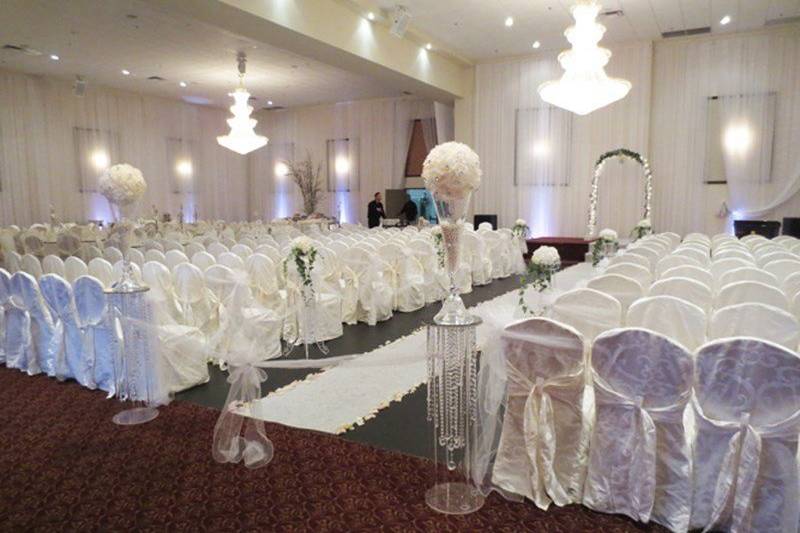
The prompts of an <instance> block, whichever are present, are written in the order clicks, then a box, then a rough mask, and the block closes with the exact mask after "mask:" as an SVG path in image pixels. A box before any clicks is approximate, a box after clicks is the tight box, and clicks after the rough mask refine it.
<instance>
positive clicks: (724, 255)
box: [714, 247, 756, 266]
mask: <svg viewBox="0 0 800 533" xmlns="http://www.w3.org/2000/svg"><path fill="white" fill-rule="evenodd" d="M730 258H736V259H741V260H742V261H748V262H750V263H752V264H753V266H755V264H756V259H755V257H753V254H751V253H750V252H749V251H748V250H746V249H741V248H730V247H729V248H723V249H721V250H718V251H715V252H714V260H715V261H717V260H720V259H730Z"/></svg>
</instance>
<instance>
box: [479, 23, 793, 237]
mask: <svg viewBox="0 0 800 533" xmlns="http://www.w3.org/2000/svg"><path fill="white" fill-rule="evenodd" d="M609 48H610V49H611V50H612V52H613V57H612V58H611V62H610V63H609V65H608V67H607V71H608V73H609V75H613V76H617V77H623V78H626V79H628V80H630V81H631V82H632V84H633V88H632V90H631V92H630V94H629V95H628V96H627V97H626V98H625V99H623V100H622V101H620V102H617V103H614V104H612V105H610V106H608V107H606V108H603V109H600V110H598V111H595V112H594V113H591V114H590V115H587V116H583V117H580V116H577V115H570V118H571V120H567V119H564V118H563V117H562V116H560V115H559V114H558V113H557V112H554V111H553V109H554V108H552V107H550V106H547V105H546V104H545V103H544V102H543V101H542V100H541V99H540V98H539V95H538V92H537V87H538V85H539V84H540V83H541V82H543V81H545V80H548V79H554V78H557V77H558V76H560V74H561V70H560V67H559V65H558V63H557V61H556V52H543V53H540V54H536V55H534V56H531V57H526V58H521V59H514V60H508V61H500V62H492V63H485V64H479V65H478V66H477V67H476V76H475V78H476V81H475V100H476V104H475V116H474V131H475V146H476V150H477V152H478V154H479V155H480V156H481V162H482V165H483V170H484V180H485V183H492V186H491V187H485V186H484V187H481V189H480V190H479V191H478V193H477V194H476V195H475V212H480V213H497V214H498V215H499V216H500V223H501V225H506V226H508V225H511V224H513V222H514V219H515V218H516V217H517V216H521V217H523V218H525V219H527V220H528V222H529V223H530V225H531V228H532V230H533V233H534V235H571V236H580V235H584V234H585V231H586V215H587V210H588V207H589V192H590V191H589V187H590V183H591V179H592V173H593V168H594V163H595V161H596V160H597V158H598V157H599V156H600V155H601V154H602V153H604V152H606V151H607V150H610V149H614V148H623V147H624V148H629V149H632V150H635V151H638V152H640V153H642V154H643V155H644V156H646V157H648V158H649V159H650V163H651V167H652V171H653V174H654V189H655V191H654V201H653V219H654V224H655V226H656V228H657V229H660V230H672V231H677V232H680V233H686V232H690V231H703V232H707V233H716V232H719V231H724V230H729V229H730V223H731V220H732V219H733V218H770V219H780V218H781V217H783V216H791V215H798V214H800V195H799V194H797V191H798V190H800V151H798V150H797V148H796V147H797V146H798V145H800V126H799V125H800V69H798V68H797V67H798V64H800V63H798V60H799V59H798V58H800V25H797V24H795V25H789V26H784V27H779V28H774V29H769V30H762V31H758V32H750V33H736V34H722V35H711V36H700V37H686V38H678V39H666V40H662V41H657V42H655V43H650V42H642V43H632V44H623V45H611V46H609ZM711 102H717V103H711ZM714 106H718V108H719V109H718V111H714V110H713V107H714ZM710 107H711V108H712V110H711V111H710V110H709V108H710ZM715 113H716V115H715ZM715 117H718V118H715ZM742 117H745V118H746V121H745V123H746V124H747V129H742V126H741V125H740V124H739V123H741V122H742ZM714 120H717V121H718V122H719V124H718V125H717V127H718V128H719V132H715V131H712V130H710V129H709V128H710V127H711V124H710V123H711V122H712V121H714ZM567 126H568V127H567ZM731 126H733V128H731ZM737 128H738V129H737ZM710 131H711V133H709V132H710ZM717 133H719V135H718V136H717V137H715V135H716V134H717ZM725 135H728V138H727V140H726V138H725V137H724V136H725ZM540 139H543V140H544V141H546V142H547V143H549V145H548V144H547V143H544V142H541V140H540ZM731 141H733V144H734V145H735V146H733V147H732V146H731ZM714 143H716V148H714V149H713V150H712V146H711V145H713V144H714ZM731 149H733V150H735V151H737V150H738V151H739V152H741V151H742V150H745V149H746V151H747V152H748V154H747V160H746V161H745V160H744V159H743V158H742V157H740V156H741V154H734V155H737V157H733V158H732V157H730V154H729V153H728V152H729V151H730V150H731ZM715 150H716V151H718V152H719V154H716V155H715V154H713V153H711V152H714V151H715ZM714 157H717V158H718V159H719V165H718V166H719V167H720V168H723V169H724V168H726V167H727V172H726V173H725V174H726V175H724V176H722V178H721V179H720V178H719V177H717V178H716V179H715V178H714V177H713V176H711V177H709V176H707V174H709V171H708V167H709V165H711V163H713V158H714ZM766 159H769V161H766ZM542 160H544V161H542ZM720 181H723V182H724V181H727V183H719V182H720ZM709 182H711V183H709ZM643 201H644V191H643V181H642V173H641V170H640V168H638V166H637V165H635V164H634V163H630V162H626V163H624V164H617V163H615V162H613V161H610V162H609V163H608V164H606V166H605V168H604V169H603V174H602V176H601V179H600V194H599V210H598V227H599V228H604V227H610V228H613V229H615V230H617V231H618V232H620V233H621V234H626V233H627V232H628V231H630V229H631V228H632V227H633V225H634V224H635V223H636V222H637V221H638V220H639V219H640V218H641V216H642V206H643ZM726 206H727V208H728V210H729V211H730V212H728V211H726V209H725V207H726Z"/></svg>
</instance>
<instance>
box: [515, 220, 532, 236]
mask: <svg viewBox="0 0 800 533" xmlns="http://www.w3.org/2000/svg"><path fill="white" fill-rule="evenodd" d="M511 232H512V233H514V236H515V237H517V238H524V237H527V236H528V235H529V234H530V232H531V229H530V228H529V227H528V223H527V222H525V220H524V219H521V218H518V219H517V221H516V222H514V227H512V228H511Z"/></svg>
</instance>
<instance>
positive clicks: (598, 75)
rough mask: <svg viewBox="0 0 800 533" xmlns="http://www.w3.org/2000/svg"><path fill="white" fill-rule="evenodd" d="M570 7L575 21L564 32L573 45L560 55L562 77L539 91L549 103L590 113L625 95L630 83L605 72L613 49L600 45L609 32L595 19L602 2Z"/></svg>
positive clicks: (591, 1) (583, 3) (582, 113)
mask: <svg viewBox="0 0 800 533" xmlns="http://www.w3.org/2000/svg"><path fill="white" fill-rule="evenodd" d="M571 11H572V16H573V17H574V18H575V25H574V26H570V27H569V28H567V30H566V31H565V32H564V35H565V36H566V37H567V40H568V41H569V42H570V44H571V45H572V48H571V49H570V50H564V51H563V52H561V53H560V54H559V55H558V62H559V63H560V64H561V67H562V68H563V69H564V74H563V75H562V76H561V79H559V80H552V81H548V82H545V83H543V84H541V85H540V86H539V95H540V96H541V97H542V100H544V101H545V102H547V103H549V104H552V105H554V106H557V107H561V108H564V109H566V110H568V111H572V112H573V113H577V114H578V115H587V114H589V113H591V112H592V111H595V110H596V109H600V108H601V107H604V106H607V105H608V104H611V103H613V102H616V101H617V100H621V99H622V98H624V97H625V95H627V94H628V91H630V90H631V83H630V82H629V81H628V80H623V79H619V78H609V77H608V75H606V71H605V68H604V67H605V66H606V65H607V64H608V60H609V59H610V58H611V52H610V51H609V50H607V49H605V48H601V47H599V46H597V43H599V42H600V39H602V38H603V34H604V33H605V32H606V28H605V26H603V25H602V24H599V23H598V22H596V19H597V15H598V14H599V13H600V5H599V4H598V3H597V2H595V0H582V1H580V2H579V3H578V4H576V5H574V6H572V9H571Z"/></svg>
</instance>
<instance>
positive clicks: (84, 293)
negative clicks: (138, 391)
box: [74, 276, 120, 398]
mask: <svg viewBox="0 0 800 533" xmlns="http://www.w3.org/2000/svg"><path fill="white" fill-rule="evenodd" d="M74 293H75V309H76V311H77V316H78V327H79V328H80V332H81V346H82V355H83V360H84V364H85V366H86V367H87V368H88V369H90V374H91V381H92V383H94V384H95V386H97V387H98V388H99V389H100V390H104V391H106V392H107V393H108V397H109V398H111V397H112V396H114V394H115V393H116V387H115V372H114V364H115V361H116V358H117V355H118V350H119V346H120V344H119V343H120V339H119V336H118V335H117V331H116V329H115V328H114V324H113V321H112V319H111V314H110V312H109V310H108V304H107V302H106V295H105V292H104V290H103V284H102V283H101V282H100V280H98V279H97V278H93V277H92V276H82V277H80V278H78V279H77V280H76V281H75V284H74Z"/></svg>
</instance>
